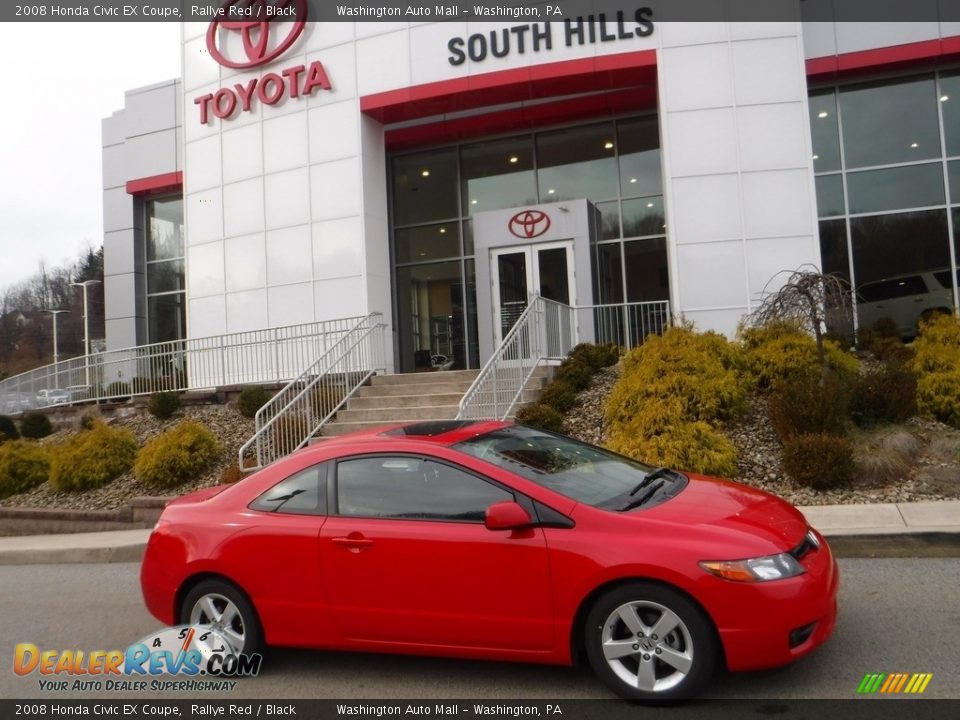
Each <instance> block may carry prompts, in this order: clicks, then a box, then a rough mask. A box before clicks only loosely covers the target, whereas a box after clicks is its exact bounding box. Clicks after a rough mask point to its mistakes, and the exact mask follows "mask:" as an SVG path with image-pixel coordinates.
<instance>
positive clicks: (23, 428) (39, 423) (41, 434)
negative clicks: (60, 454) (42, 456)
mask: <svg viewBox="0 0 960 720" xmlns="http://www.w3.org/2000/svg"><path fill="white" fill-rule="evenodd" d="M52 433H53V426H52V425H51V424H50V418H48V417H47V416H46V415H44V414H43V413H31V414H30V415H25V416H24V417H23V420H21V421H20V434H21V435H23V436H24V437H25V438H32V439H33V440H39V439H40V438H45V437H46V436H47V435H50V434H52Z"/></svg>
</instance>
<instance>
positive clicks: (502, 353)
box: [457, 296, 576, 420]
mask: <svg viewBox="0 0 960 720" xmlns="http://www.w3.org/2000/svg"><path fill="white" fill-rule="evenodd" d="M573 313H574V308H572V307H570V306H569V305H564V304H562V303H558V302H556V301H554V300H548V299H547V298H543V297H540V296H537V297H535V298H533V300H532V301H531V302H530V304H529V305H528V306H527V307H526V309H525V310H524V311H523V312H522V313H521V314H520V317H519V318H517V321H516V323H514V325H513V327H512V328H511V329H510V332H508V333H507V334H506V336H505V337H504V338H503V341H502V342H501V343H500V345H499V347H497V349H496V350H495V351H494V352H493V354H492V355H491V356H490V359H489V360H487V362H486V363H485V364H484V366H483V368H482V369H481V370H480V373H479V374H478V375H477V378H476V380H474V381H473V383H472V384H471V385H470V388H469V389H468V390H467V392H466V393H465V394H464V396H463V398H462V399H461V400H460V409H459V412H458V413H457V419H458V420H480V419H494V420H504V419H506V418H507V417H508V416H509V415H510V412H511V411H512V410H513V407H514V406H515V405H516V404H517V401H518V400H520V398H521V397H522V395H523V391H524V389H526V387H527V384H528V383H529V382H530V378H531V377H532V376H533V373H534V372H536V369H537V367H539V365H540V364H541V363H543V362H545V361H547V360H560V359H562V358H564V357H565V356H566V355H567V354H568V353H569V352H570V350H571V349H572V348H573V345H574V343H575V340H576V338H575V336H576V330H575V318H574V314H573Z"/></svg>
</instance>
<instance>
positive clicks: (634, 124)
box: [617, 116, 663, 197]
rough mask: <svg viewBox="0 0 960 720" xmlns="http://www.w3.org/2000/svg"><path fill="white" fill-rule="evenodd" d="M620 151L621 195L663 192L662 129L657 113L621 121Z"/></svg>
mask: <svg viewBox="0 0 960 720" xmlns="http://www.w3.org/2000/svg"><path fill="white" fill-rule="evenodd" d="M617 141H618V143H619V144H618V147H617V151H618V152H619V154H620V194H621V196H623V197H631V196H636V195H660V194H661V193H663V173H662V171H661V169H660V129H659V128H658V126H657V118H656V116H650V117H644V118H636V119H634V120H624V121H622V122H619V123H617Z"/></svg>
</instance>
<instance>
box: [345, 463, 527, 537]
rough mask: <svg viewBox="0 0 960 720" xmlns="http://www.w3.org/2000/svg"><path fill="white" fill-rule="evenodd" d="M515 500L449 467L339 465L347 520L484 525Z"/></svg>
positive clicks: (511, 496)
mask: <svg viewBox="0 0 960 720" xmlns="http://www.w3.org/2000/svg"><path fill="white" fill-rule="evenodd" d="M509 500H513V494H512V493H509V492H507V491H506V490H504V489H502V488H500V487H497V486H496V485H494V484H493V483H489V482H487V481H485V480H482V479H480V478H478V477H476V476H474V475H471V474H469V473H467V472H464V471H462V470H458V469H457V468H454V467H451V466H449V465H445V464H443V463H438V462H433V461H431V460H423V459H421V458H415V457H376V458H358V459H356V460H345V461H343V462H341V463H339V464H338V465H337V502H338V510H339V513H340V514H341V515H349V516H357V517H380V518H397V519H407V520H447V521H454V522H483V520H484V516H485V514H486V510H487V508H488V507H490V506H491V505H493V504H494V503H498V502H506V501H509Z"/></svg>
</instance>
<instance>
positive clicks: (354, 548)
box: [333, 537, 373, 553]
mask: <svg viewBox="0 0 960 720" xmlns="http://www.w3.org/2000/svg"><path fill="white" fill-rule="evenodd" d="M333 544H334V545H339V546H340V547H344V548H347V549H348V550H349V551H350V552H355V553H357V552H360V551H361V550H366V549H367V548H368V547H370V546H371V545H373V540H368V539H367V538H363V537H335V538H333Z"/></svg>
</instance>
